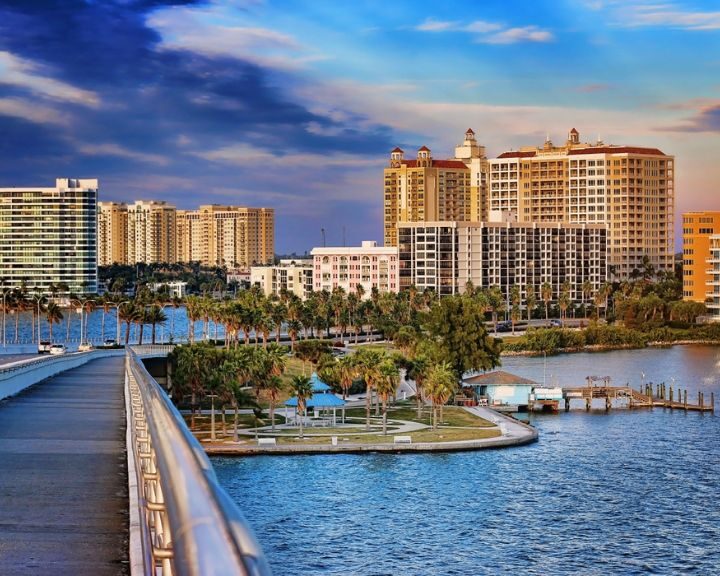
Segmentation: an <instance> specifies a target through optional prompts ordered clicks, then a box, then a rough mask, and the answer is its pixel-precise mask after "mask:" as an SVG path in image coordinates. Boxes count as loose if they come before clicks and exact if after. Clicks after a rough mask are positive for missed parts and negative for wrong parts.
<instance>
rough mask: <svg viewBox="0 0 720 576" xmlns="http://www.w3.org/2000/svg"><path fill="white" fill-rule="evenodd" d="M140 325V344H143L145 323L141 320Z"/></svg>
mask: <svg viewBox="0 0 720 576" xmlns="http://www.w3.org/2000/svg"><path fill="white" fill-rule="evenodd" d="M138 326H139V328H140V334H139V338H138V344H140V346H142V343H143V332H144V331H145V324H143V323H142V322H139V323H138Z"/></svg>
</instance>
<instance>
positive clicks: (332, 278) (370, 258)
mask: <svg viewBox="0 0 720 576" xmlns="http://www.w3.org/2000/svg"><path fill="white" fill-rule="evenodd" d="M310 254H311V255H312V257H313V289H314V290H315V291H316V292H318V291H320V290H328V291H329V292H332V290H333V288H335V287H338V286H339V287H341V288H343V289H345V291H346V292H355V290H356V286H357V285H358V284H360V285H362V287H363V288H364V289H365V294H364V297H365V298H369V297H370V292H371V290H372V289H373V288H377V289H378V291H379V292H381V293H382V292H398V290H399V287H400V284H399V281H398V249H397V248H394V247H382V246H378V245H377V242H374V241H370V240H366V241H364V242H363V243H362V246H360V247H349V248H345V247H342V248H334V247H333V248H313V249H312V251H311V252H310Z"/></svg>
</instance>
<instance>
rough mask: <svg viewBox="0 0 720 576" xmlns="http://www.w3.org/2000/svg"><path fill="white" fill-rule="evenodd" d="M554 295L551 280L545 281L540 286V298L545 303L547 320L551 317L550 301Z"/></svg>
mask: <svg viewBox="0 0 720 576" xmlns="http://www.w3.org/2000/svg"><path fill="white" fill-rule="evenodd" d="M552 297H553V289H552V286H551V285H550V282H543V283H542V286H540V298H542V301H543V302H544V303H545V321H547V320H549V319H550V301H551V300H552Z"/></svg>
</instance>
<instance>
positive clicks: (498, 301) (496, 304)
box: [486, 286, 505, 332]
mask: <svg viewBox="0 0 720 576" xmlns="http://www.w3.org/2000/svg"><path fill="white" fill-rule="evenodd" d="M486 296H487V305H488V308H489V309H490V313H491V314H492V321H493V330H494V332H497V323H498V314H500V313H502V312H504V311H505V297H504V296H503V293H502V290H501V289H500V286H491V287H490V289H489V290H488V291H487V293H486Z"/></svg>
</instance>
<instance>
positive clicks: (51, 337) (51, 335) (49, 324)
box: [48, 322, 53, 342]
mask: <svg viewBox="0 0 720 576" xmlns="http://www.w3.org/2000/svg"><path fill="white" fill-rule="evenodd" d="M52 325H53V323H52V322H49V323H48V327H49V328H50V342H52V341H53V333H52Z"/></svg>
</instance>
